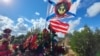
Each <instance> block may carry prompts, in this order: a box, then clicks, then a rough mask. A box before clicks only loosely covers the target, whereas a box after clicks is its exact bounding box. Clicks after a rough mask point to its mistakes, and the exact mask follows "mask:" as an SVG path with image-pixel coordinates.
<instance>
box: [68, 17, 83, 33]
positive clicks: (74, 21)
mask: <svg viewBox="0 0 100 56" xmlns="http://www.w3.org/2000/svg"><path fill="white" fill-rule="evenodd" d="M80 20H81V18H80V17H79V18H78V19H76V20H73V21H72V20H70V21H69V22H68V23H69V26H70V27H69V30H68V32H69V33H72V32H73V31H74V28H75V27H76V26H78V25H79V24H80Z"/></svg>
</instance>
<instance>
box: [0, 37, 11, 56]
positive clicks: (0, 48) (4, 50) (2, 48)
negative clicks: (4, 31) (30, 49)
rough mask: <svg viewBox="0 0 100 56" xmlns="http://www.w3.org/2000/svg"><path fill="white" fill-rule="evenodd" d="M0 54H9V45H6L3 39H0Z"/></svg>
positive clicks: (6, 55) (5, 55)
mask: <svg viewBox="0 0 100 56" xmlns="http://www.w3.org/2000/svg"><path fill="white" fill-rule="evenodd" d="M0 56H11V51H10V49H9V46H8V45H6V43H5V39H3V38H2V39H0Z"/></svg>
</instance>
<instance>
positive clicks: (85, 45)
mask: <svg viewBox="0 0 100 56" xmlns="http://www.w3.org/2000/svg"><path fill="white" fill-rule="evenodd" d="M99 43H100V30H99V29H98V30H96V31H95V32H92V30H91V29H90V28H89V27H88V26H84V30H82V31H81V32H79V31H74V33H73V35H72V38H71V41H70V45H71V47H72V49H73V50H74V51H75V52H77V53H78V56H96V52H97V51H98V50H99V48H100V44H99Z"/></svg>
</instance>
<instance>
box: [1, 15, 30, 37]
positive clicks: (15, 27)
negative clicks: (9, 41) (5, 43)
mask: <svg viewBox="0 0 100 56" xmlns="http://www.w3.org/2000/svg"><path fill="white" fill-rule="evenodd" d="M17 21H18V22H17V23H16V24H15V23H14V21H13V20H12V19H10V18H8V17H6V16H2V15H0V33H2V31H3V30H4V29H6V28H10V29H12V35H19V34H25V33H27V31H28V28H29V27H28V25H27V24H25V23H24V19H23V18H18V20H17Z"/></svg>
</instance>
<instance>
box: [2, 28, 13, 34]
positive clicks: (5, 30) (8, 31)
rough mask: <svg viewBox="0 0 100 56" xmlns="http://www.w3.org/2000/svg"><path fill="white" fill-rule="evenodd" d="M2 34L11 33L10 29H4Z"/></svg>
mask: <svg viewBox="0 0 100 56" xmlns="http://www.w3.org/2000/svg"><path fill="white" fill-rule="evenodd" d="M3 32H4V33H8V34H10V33H11V29H9V28H7V29H4V30H3Z"/></svg>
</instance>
